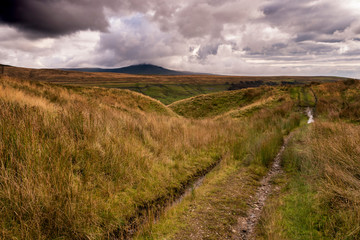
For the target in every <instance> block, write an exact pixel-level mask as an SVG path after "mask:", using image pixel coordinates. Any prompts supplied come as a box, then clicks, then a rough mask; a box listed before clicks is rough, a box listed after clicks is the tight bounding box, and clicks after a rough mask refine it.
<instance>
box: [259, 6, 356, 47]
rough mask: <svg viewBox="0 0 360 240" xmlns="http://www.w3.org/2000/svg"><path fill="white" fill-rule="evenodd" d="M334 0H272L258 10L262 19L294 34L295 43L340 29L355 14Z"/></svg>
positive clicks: (331, 33)
mask: <svg viewBox="0 0 360 240" xmlns="http://www.w3.org/2000/svg"><path fill="white" fill-rule="evenodd" d="M338 4H339V3H338V2H337V1H334V2H329V1H316V0H299V1H293V0H274V1H271V2H270V3H269V4H266V5H265V6H264V7H263V8H262V10H263V12H264V15H265V16H264V17H263V19H262V21H264V22H267V23H269V24H271V25H273V26H277V27H279V28H280V29H283V30H285V31H287V32H291V33H293V34H296V35H297V37H296V38H295V41H296V42H301V41H306V40H316V38H317V37H318V36H319V35H330V36H331V35H333V34H334V33H336V32H342V31H344V30H345V29H346V28H348V27H349V26H351V24H352V23H353V22H354V21H356V20H357V19H358V16H357V15H356V14H355V13H353V14H349V11H348V10H346V9H342V8H341V7H339V6H338Z"/></svg>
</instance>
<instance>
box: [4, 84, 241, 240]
mask: <svg viewBox="0 0 360 240" xmlns="http://www.w3.org/2000/svg"><path fill="white" fill-rule="evenodd" d="M0 85H1V91H2V94H1V95H0V106H1V107H0V129H1V139H0V140H1V141H0V158H1V164H0V182H1V184H0V209H1V211H0V226H1V231H0V234H1V238H4V239H8V238H20V239H49V238H60V237H62V238H72V239H74V238H79V239H82V238H90V239H98V238H108V237H109V238H112V237H116V232H117V230H119V229H120V231H121V230H122V229H123V228H124V227H125V226H126V225H127V223H128V221H129V219H130V218H131V217H133V216H136V212H137V209H138V208H139V207H142V206H146V204H148V203H151V202H153V201H156V199H161V198H163V197H164V196H169V195H172V194H174V192H175V191H176V189H179V188H181V187H182V184H184V183H185V182H187V181H189V179H190V178H192V176H194V175H196V174H197V172H199V171H201V170H203V169H205V168H207V167H208V166H209V165H211V164H213V163H214V162H215V161H217V160H218V159H219V157H221V156H222V155H223V154H225V153H226V152H231V151H232V149H233V145H234V144H235V143H236V140H237V139H238V138H239V137H240V136H241V135H242V133H241V129H243V128H244V125H243V126H242V127H240V126H239V123H238V122H236V121H230V120H224V121H217V122H214V121H211V120H197V121H195V120H188V119H183V118H180V117H178V116H176V115H175V114H174V113H173V112H172V111H171V110H169V109H167V108H166V107H165V106H164V105H163V104H161V103H159V102H158V101H155V100H152V99H150V98H148V97H145V96H142V95H140V94H136V93H132V92H130V91H124V90H106V89H100V88H64V87H61V86H53V85H48V84H43V83H37V82H27V81H20V80H16V79H9V78H1V82H0ZM8 90H9V91H8Z"/></svg>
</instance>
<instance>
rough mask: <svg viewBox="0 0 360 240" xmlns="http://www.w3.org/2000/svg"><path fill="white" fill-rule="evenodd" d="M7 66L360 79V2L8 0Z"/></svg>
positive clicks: (0, 20)
mask: <svg viewBox="0 0 360 240" xmlns="http://www.w3.org/2000/svg"><path fill="white" fill-rule="evenodd" d="M0 63H3V64H10V65H14V66H22V67H36V68H63V67H106V68H109V67H111V68H112V67H122V66H127V65H131V64H138V63H152V64H157V65H161V66H164V67H167V68H171V69H176V70H186V71H196V72H209V73H220V74H236V75H337V76H349V77H356V78H360V0H103V1H99V0H1V3H0Z"/></svg>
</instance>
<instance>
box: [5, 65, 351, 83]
mask: <svg viewBox="0 0 360 240" xmlns="http://www.w3.org/2000/svg"><path fill="white" fill-rule="evenodd" d="M3 74H4V75H7V76H9V77H14V78H21V79H29V80H39V81H46V82H52V83H62V84H69V83H72V84H74V83H75V84H85V85H96V84H97V85H99V84H104V83H108V84H109V83H113V84H116V83H161V84H169V83H177V84H179V83H183V84H225V83H239V82H244V81H245V82H246V81H271V82H280V81H289V82H294V81H297V82H306V83H310V82H312V81H319V82H323V81H325V82H326V81H339V80H342V79H344V78H339V77H306V76H266V77H260V76H258V77H251V76H220V75H181V76H161V75H132V74H119V73H91V72H77V71H63V70H55V69H30V68H18V67H11V66H4V73H3Z"/></svg>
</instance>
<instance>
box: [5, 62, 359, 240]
mask: <svg viewBox="0 0 360 240" xmlns="http://www.w3.org/2000/svg"><path fill="white" fill-rule="evenodd" d="M2 69H3V70H2V72H1V73H2V74H0V106H1V107H0V129H1V139H0V140H1V141H0V157H1V165H0V206H1V209H2V210H1V212H0V226H1V230H0V238H3V239H14V238H15V239H16V238H18V239H343V237H344V236H346V237H347V239H358V238H359V237H360V225H359V223H360V221H359V220H360V219H359V216H360V208H359V207H358V206H359V204H358V194H359V191H360V180H359V177H358V176H359V175H360V166H359V163H360V149H359V147H358V146H359V144H358V140H359V139H360V138H359V136H358V135H359V134H360V130H359V122H360V107H359V106H360V94H359V93H360V83H359V81H358V80H354V79H345V78H336V77H231V76H216V75H189V76H188V75H185V76H168V75H164V76H157V75H151V76H150V75H143V76H138V75H131V74H119V73H93V72H87V73H83V72H72V71H63V70H45V69H23V68H15V67H9V66H4V67H3V68H2ZM241 84H242V85H241ZM243 85H247V86H246V87H244V86H243ZM125 88H126V89H125ZM165 104H166V105H165ZM309 117H310V118H311V117H313V120H314V122H309ZM289 136H290V137H289ZM274 164H275V165H274ZM280 168H281V169H282V170H280ZM270 175H271V177H269V176H270ZM263 179H265V180H263ZM194 184H195V185H194ZM264 186H265V188H263V190H259V189H261V187H264ZM259 192H260V193H259ZM261 192H262V193H261ZM185 193H186V194H185ZM265 196H266V197H265ZM259 199H261V200H259ZM252 214H255V215H256V217H255V218H256V221H253V220H252V219H250V218H249V216H251V215H252ZM255 218H253V219H255ZM249 219H250V220H249ZM248 222H252V223H253V224H252V225H251V224H250V225H248ZM244 224H245V225H247V226H244ZM249 226H251V230H250V228H249ZM248 233H249V234H248Z"/></svg>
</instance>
